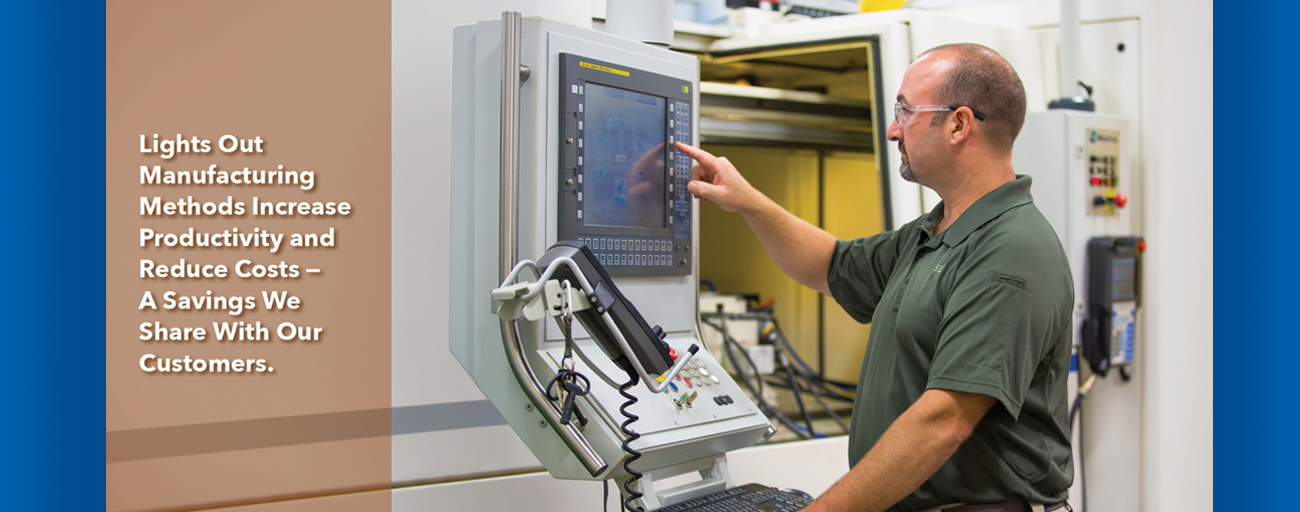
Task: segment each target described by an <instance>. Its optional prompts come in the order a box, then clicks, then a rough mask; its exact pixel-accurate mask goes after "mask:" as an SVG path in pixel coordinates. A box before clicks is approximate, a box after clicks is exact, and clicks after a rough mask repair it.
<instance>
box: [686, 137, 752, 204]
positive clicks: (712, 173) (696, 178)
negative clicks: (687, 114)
mask: <svg viewBox="0 0 1300 512" xmlns="http://www.w3.org/2000/svg"><path fill="white" fill-rule="evenodd" d="M677 150H678V151H681V152H682V153H685V154H686V155H687V156H689V157H691V158H693V159H695V161H696V162H698V163H696V164H695V166H694V167H691V181H690V183H688V184H687V185H686V190H689V191H690V192H691V194H692V195H694V196H695V197H696V198H698V199H700V200H701V201H713V202H714V203H717V205H718V207H719V208H722V209H723V210H725V211H728V212H741V213H744V212H743V211H742V210H745V209H747V208H754V207H757V206H758V205H759V204H760V202H761V201H762V198H763V194H762V193H761V192H759V191H758V190H757V189H755V188H754V187H753V186H752V185H750V184H749V182H748V181H745V178H743V177H741V176H740V171H737V170H736V167H735V166H734V165H731V162H729V161H727V158H726V157H716V156H713V155H711V154H709V152H708V151H704V150H702V149H699V148H695V147H692V146H688V145H686V144H682V143H681V142H678V143H677Z"/></svg>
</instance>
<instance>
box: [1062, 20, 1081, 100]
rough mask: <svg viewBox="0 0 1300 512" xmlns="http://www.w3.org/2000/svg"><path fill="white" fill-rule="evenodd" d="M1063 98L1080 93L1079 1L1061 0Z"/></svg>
mask: <svg viewBox="0 0 1300 512" xmlns="http://www.w3.org/2000/svg"><path fill="white" fill-rule="evenodd" d="M1060 92H1061V98H1073V97H1075V96H1078V95H1079V1H1078V0H1061V87H1060Z"/></svg>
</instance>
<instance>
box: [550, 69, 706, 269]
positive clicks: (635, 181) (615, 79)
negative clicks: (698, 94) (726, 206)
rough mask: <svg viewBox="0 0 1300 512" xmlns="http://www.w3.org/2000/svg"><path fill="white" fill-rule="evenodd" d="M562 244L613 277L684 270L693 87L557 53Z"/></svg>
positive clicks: (688, 231)
mask: <svg viewBox="0 0 1300 512" xmlns="http://www.w3.org/2000/svg"><path fill="white" fill-rule="evenodd" d="M560 63H561V66H560V68H561V75H560V81H561V86H560V98H559V99H560V126H559V130H560V188H559V190H560V201H559V205H560V215H559V239H560V240H575V241H578V242H582V243H583V244H586V245H587V246H588V247H590V248H591V250H592V252H593V253H595V255H596V257H597V258H598V259H599V260H600V263H601V264H602V265H604V266H605V268H606V269H607V270H608V271H609V273H610V274H611V275H616V276H656V275H686V274H689V273H690V269H691V247H690V244H691V197H690V194H688V193H687V191H686V183H687V181H688V180H689V179H690V172H691V162H690V158H689V157H687V156H685V155H682V154H681V153H678V152H677V150H676V148H675V147H674V145H673V143H674V142H676V141H679V140H680V141H682V142H685V143H687V144H690V143H692V142H693V138H692V133H691V126H692V117H691V116H692V101H693V100H692V98H693V94H692V92H693V91H691V83H690V82H687V81H685V80H680V79H675V78H671V77H667V76H663V75H658V74H654V73H650V72H647V71H642V70H638V69H634V68H630V67H627V66H620V65H617V64H613V63H608V62H603V61H599V60H595V59H590V58H586V57H583V56H579V55H574V54H570V53H562V54H560Z"/></svg>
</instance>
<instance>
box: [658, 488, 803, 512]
mask: <svg viewBox="0 0 1300 512" xmlns="http://www.w3.org/2000/svg"><path fill="white" fill-rule="evenodd" d="M812 501H813V500H812V497H810V496H808V495H806V494H794V493H790V492H785V491H781V490H778V489H773V488H771V487H767V486H764V485H759V484H748V485H742V486H740V487H733V488H731V489H727V490H725V491H721V492H715V493H713V494H709V495H705V496H700V497H698V498H695V499H692V500H687V501H684V502H681V503H678V504H676V505H672V506H668V507H664V508H660V509H655V510H654V511H652V512H749V511H753V512H794V511H796V510H799V509H802V508H804V507H806V506H808V505H809V504H810V503H812Z"/></svg>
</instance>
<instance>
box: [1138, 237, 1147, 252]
mask: <svg viewBox="0 0 1300 512" xmlns="http://www.w3.org/2000/svg"><path fill="white" fill-rule="evenodd" d="M1137 249H1138V252H1147V241H1146V240H1138V244H1137Z"/></svg>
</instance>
